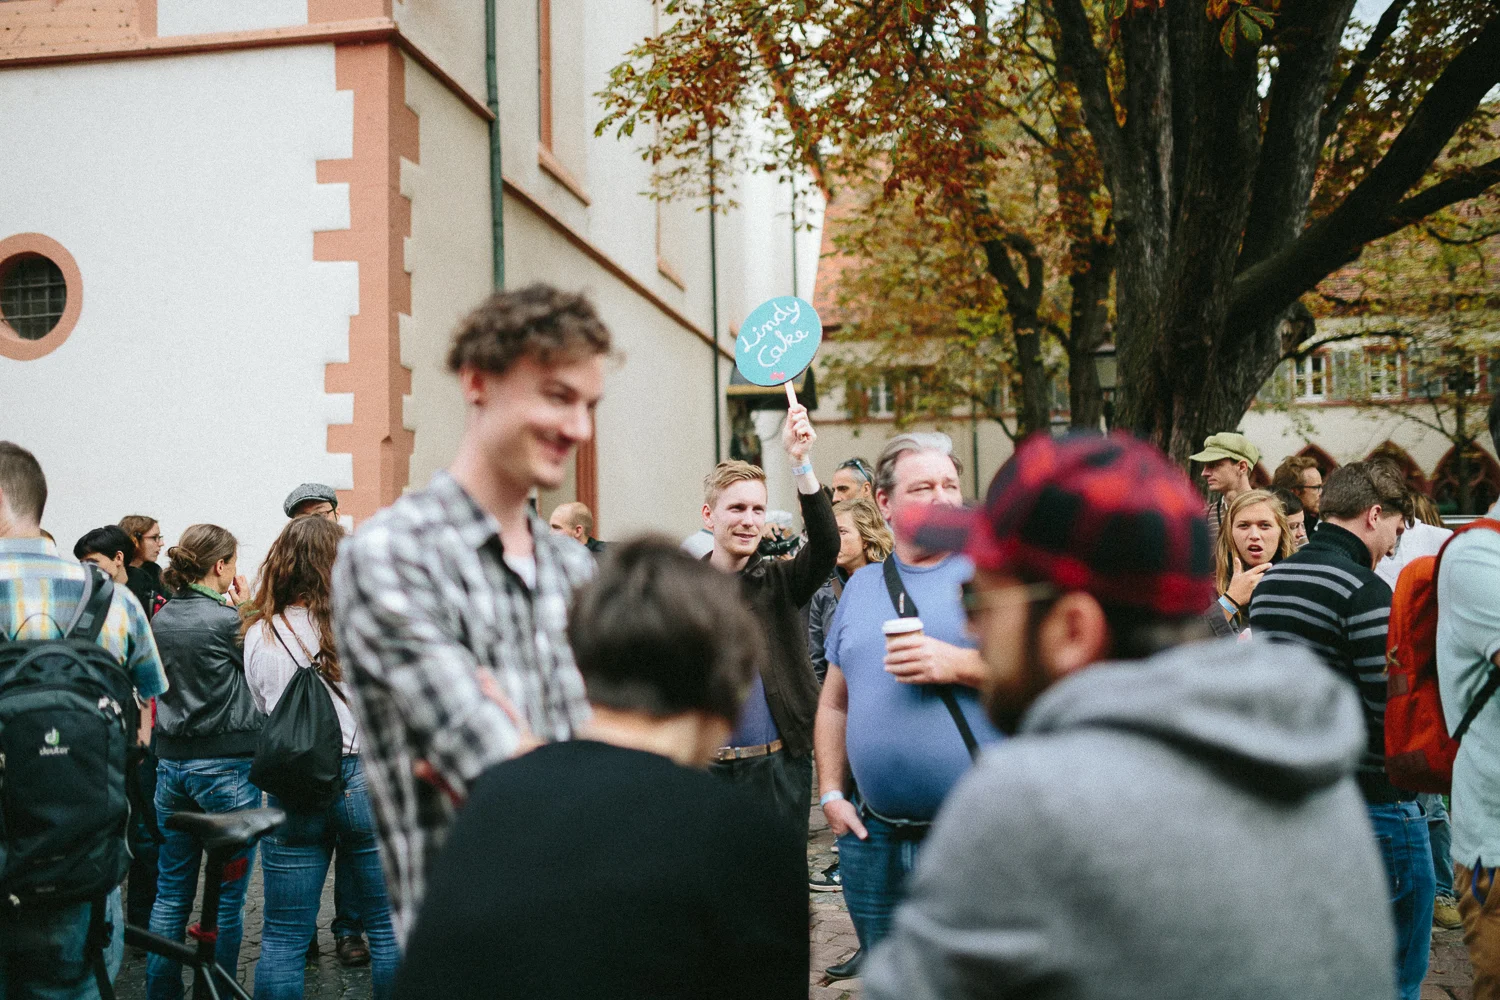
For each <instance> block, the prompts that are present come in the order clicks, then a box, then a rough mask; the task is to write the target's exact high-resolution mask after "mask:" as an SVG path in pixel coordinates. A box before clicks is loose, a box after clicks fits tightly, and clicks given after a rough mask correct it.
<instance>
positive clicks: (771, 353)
mask: <svg viewBox="0 0 1500 1000" xmlns="http://www.w3.org/2000/svg"><path fill="white" fill-rule="evenodd" d="M822 329H823V328H822V324H821V323H819V322H818V314H817V313H816V312H815V311H813V307H812V306H811V305H810V304H809V303H807V302H805V301H803V300H802V299H794V298H791V297H790V296H786V297H783V298H778V299H772V300H771V301H770V302H767V303H766V304H765V305H762V306H761V307H760V308H758V309H756V310H755V311H754V312H753V313H751V314H750V318H749V319H748V320H746V321H745V325H744V326H742V327H741V328H740V336H739V343H738V344H737V346H736V351H735V355H736V363H737V364H738V366H739V369H740V372H741V374H743V375H744V376H745V378H747V379H749V380H750V381H751V382H754V383H755V384H756V385H767V386H774V385H782V384H785V385H786V386H787V395H788V400H789V404H788V410H787V418H786V423H785V424H784V425H783V427H782V432H781V443H782V447H783V448H785V450H786V454H787V458H788V460H789V461H790V462H791V465H792V475H793V477H794V478H795V480H796V483H797V493H798V499H799V500H800V501H801V505H802V523H803V525H804V527H805V528H806V530H807V544H806V545H804V546H803V547H802V548H801V550H800V551H798V553H797V555H796V556H795V557H794V558H793V559H791V560H787V561H783V560H777V559H763V558H761V556H760V555H759V552H758V550H759V547H760V539H761V533H762V531H763V530H764V528H765V523H766V507H767V495H766V474H765V472H764V470H762V469H760V468H759V467H757V466H754V465H751V464H750V463H748V462H741V461H729V462H720V463H719V464H718V465H717V466H716V467H715V468H714V470H713V472H711V473H709V475H708V478H707V479H706V480H705V481H704V498H703V524H704V527H706V528H707V529H708V530H709V531H711V532H712V533H713V539H714V547H713V551H711V552H710V553H709V555H708V561H709V563H710V564H712V565H713V566H715V567H717V568H718V569H720V570H722V571H724V572H726V573H737V574H738V575H739V577H740V580H741V581H742V582H743V585H744V589H745V595H746V597H747V598H748V599H749V600H750V603H751V605H752V607H753V608H754V609H755V613H756V615H757V617H759V619H760V620H761V622H762V624H763V625H764V628H765V632H766V637H767V638H768V640H769V643H768V645H769V647H770V653H769V656H768V657H767V660H766V662H765V663H763V664H762V665H761V669H760V674H759V675H758V676H757V677H756V678H755V679H754V681H753V682H752V685H751V689H750V694H749V697H747V698H746V700H745V705H744V708H743V709H742V710H741V715H740V719H739V724H738V725H737V726H736V727H735V730H734V732H733V733H732V734H731V735H730V737H729V744H728V745H727V746H724V747H721V748H720V749H719V750H718V752H717V753H716V754H715V755H714V764H713V771H714V773H715V774H718V775H720V776H721V777H724V778H727V779H729V780H730V781H733V782H734V783H735V784H739V785H744V786H746V787H747V788H748V789H749V791H750V792H751V793H752V794H754V795H755V796H756V797H757V798H759V799H760V800H761V801H762V802H764V803H766V804H767V805H769V806H771V807H772V808H774V809H775V810H776V812H777V813H778V814H779V815H780V816H782V817H783V818H784V821H785V823H786V825H787V826H788V827H789V828H790V829H793V830H795V831H796V832H797V834H798V835H799V837H800V838H801V839H800V840H799V843H805V842H806V840H807V820H808V795H809V793H810V790H811V787H812V733H813V717H814V715H815V714H816V712H817V707H818V681H817V678H816V676H815V675H814V674H813V668H812V660H811V659H810V658H809V657H808V653H807V627H806V626H805V625H804V624H803V622H802V617H801V614H800V612H799V609H800V608H801V607H802V606H804V605H805V604H807V603H808V602H809V601H810V600H811V599H812V595H813V594H814V593H815V592H816V591H817V590H818V588H819V587H821V586H822V585H823V583H824V582H825V581H826V580H827V579H828V577H829V576H830V575H831V574H832V573H833V564H834V561H835V560H836V559H837V558H838V551H839V529H838V523H837V522H836V521H835V520H834V518H833V504H832V502H831V501H830V500H829V499H828V495H827V494H826V493H824V492H823V490H822V488H821V487H820V486H819V484H818V478H817V476H815V475H813V467H812V459H811V452H812V445H813V442H814V441H815V440H816V439H817V434H816V433H815V432H814V431H813V427H812V422H811V421H810V420H809V419H808V415H807V408H806V407H805V406H802V405H801V404H800V403H797V402H796V396H795V395H794V394H793V393H792V389H791V380H792V379H794V378H796V377H797V376H798V375H800V374H801V373H802V371H803V369H805V368H806V367H807V365H808V364H809V362H811V361H812V357H813V354H814V353H815V352H816V351H817V347H818V343H819V342H820V341H821V339H822Z"/></svg>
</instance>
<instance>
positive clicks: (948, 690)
mask: <svg viewBox="0 0 1500 1000" xmlns="http://www.w3.org/2000/svg"><path fill="white" fill-rule="evenodd" d="M880 571H881V572H882V573H883V574H884V575H885V589H886V592H887V593H889V594H890V595H891V606H892V607H894V608H895V609H896V614H897V615H899V616H900V617H902V618H917V617H920V616H919V615H918V614H917V602H916V601H914V600H912V599H911V595H910V594H908V593H907V592H906V584H904V583H902V582H901V571H900V570H899V569H897V568H896V557H895V555H894V554H892V555H890V556H887V557H886V560H885V565H884V566H882V567H881V570H880ZM933 687H935V688H936V689H937V695H938V697H939V698H941V699H943V705H944V707H945V708H947V709H948V714H949V715H951V716H952V717H953V724H954V725H955V726H957V727H958V735H959V736H960V737H961V738H962V739H963V741H964V747H965V748H966V749H967V750H968V751H969V757H970V758H971V759H974V760H977V759H978V758H979V741H978V740H976V739H975V738H974V730H973V729H971V728H970V727H969V720H968V719H966V718H964V712H963V709H961V708H959V707H958V699H957V698H956V697H954V694H953V685H952V684H935V685H933Z"/></svg>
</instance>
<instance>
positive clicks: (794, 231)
mask: <svg viewBox="0 0 1500 1000" xmlns="http://www.w3.org/2000/svg"><path fill="white" fill-rule="evenodd" d="M792 294H793V295H796V294H798V292H797V176H796V175H795V174H793V175H792Z"/></svg>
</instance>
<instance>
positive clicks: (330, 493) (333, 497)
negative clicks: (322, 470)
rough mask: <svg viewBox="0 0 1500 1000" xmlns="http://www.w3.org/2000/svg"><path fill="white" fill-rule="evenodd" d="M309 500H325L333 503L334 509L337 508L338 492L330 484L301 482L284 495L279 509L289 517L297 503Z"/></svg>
mask: <svg viewBox="0 0 1500 1000" xmlns="http://www.w3.org/2000/svg"><path fill="white" fill-rule="evenodd" d="M309 500H326V501H328V502H329V503H331V504H333V509H334V510H338V506H339V495H338V492H337V491H336V490H334V488H333V487H332V486H324V485H323V484H322V483H303V484H302V485H301V486H299V487H297V488H296V489H295V490H292V492H290V493H288V494H287V495H286V500H285V501H284V502H283V503H282V505H281V509H282V511H284V512H285V513H286V516H287V517H291V516H292V511H294V510H296V509H297V506H298V505H299V504H304V503H307V501H309Z"/></svg>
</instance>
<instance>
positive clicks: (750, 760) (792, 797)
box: [710, 749, 813, 843]
mask: <svg viewBox="0 0 1500 1000" xmlns="http://www.w3.org/2000/svg"><path fill="white" fill-rule="evenodd" d="M710 771H712V773H714V774H716V775H718V776H719V777H721V778H724V779H726V780H728V781H732V782H734V783H735V784H736V785H740V786H741V787H743V788H746V789H748V790H749V791H750V793H751V794H752V795H754V796H755V797H756V798H757V799H759V800H760V801H762V802H764V803H766V804H767V805H768V806H770V807H771V808H772V809H774V810H776V813H777V815H779V816H782V817H783V818H784V819H785V821H786V823H788V824H789V825H790V826H791V828H792V829H793V830H796V831H797V835H798V836H799V837H801V838H802V840H801V843H806V842H807V823H808V814H809V812H810V811H811V810H810V809H809V807H808V794H809V791H808V790H809V789H810V788H812V772H813V761H812V754H803V755H802V756H801V757H793V756H792V755H791V754H789V753H788V752H787V751H786V750H784V749H783V750H777V751H776V752H774V753H768V754H766V755H765V756H764V757H747V758H745V759H744V760H716V761H714V762H713V765H712V766H711V767H710Z"/></svg>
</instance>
